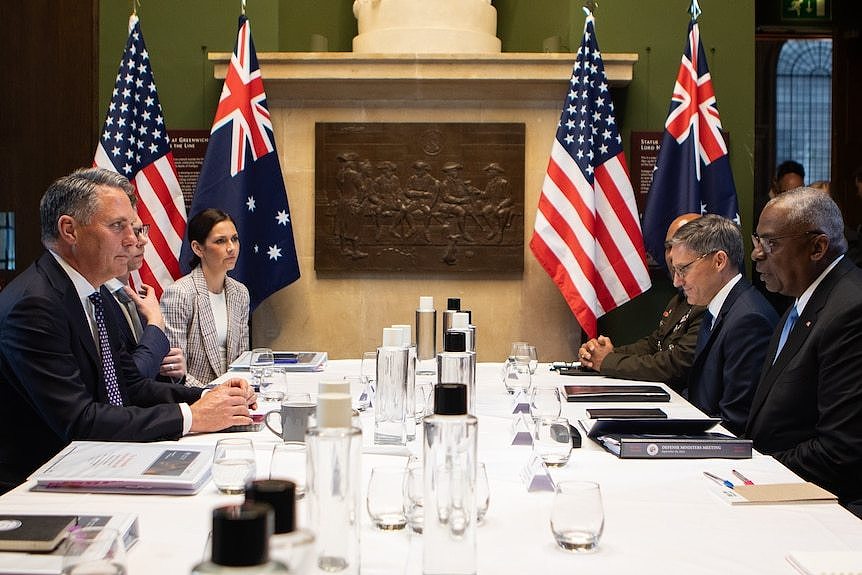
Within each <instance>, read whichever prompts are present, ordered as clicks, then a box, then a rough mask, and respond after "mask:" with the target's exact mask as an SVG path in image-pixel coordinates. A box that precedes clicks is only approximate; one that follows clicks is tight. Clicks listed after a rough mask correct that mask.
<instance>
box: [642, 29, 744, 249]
mask: <svg viewBox="0 0 862 575" xmlns="http://www.w3.org/2000/svg"><path fill="white" fill-rule="evenodd" d="M692 212H693V213H698V214H706V213H711V214H719V215H722V216H724V217H727V218H731V219H733V220H734V221H736V222H737V223H739V204H738V203H737V199H736V187H735V186H734V183H733V173H732V172H731V170H730V160H729V158H728V155H727V145H726V144H725V141H724V137H723V136H722V133H721V119H720V118H719V114H718V106H717V104H716V100H715V91H714V89H713V85H712V76H711V75H710V73H709V69H708V68H707V65H706V54H705V53H704V51H703V45H702V44H701V42H700V28H699V27H698V24H697V20H695V19H692V20H691V21H690V22H689V25H688V41H687V42H686V46H685V51H684V53H683V55H682V63H681V64H680V67H679V73H678V74H677V78H676V83H675V84H674V89H673V96H672V98H671V102H670V111H669V112H668V116H667V121H666V122H665V132H664V136H663V138H662V144H661V149H660V150H659V155H658V159H657V160H656V169H655V172H654V173H653V180H652V184H651V185H650V191H649V195H648V196H647V205H646V209H645V210H644V242H645V244H646V248H647V251H648V252H649V253H650V255H651V256H652V257H653V259H654V260H655V261H656V263H658V264H659V265H661V266H664V265H665V263H664V240H665V235H666V233H667V228H668V226H670V223H671V222H672V221H673V220H674V219H675V218H676V217H677V216H679V215H682V214H685V213H692Z"/></svg>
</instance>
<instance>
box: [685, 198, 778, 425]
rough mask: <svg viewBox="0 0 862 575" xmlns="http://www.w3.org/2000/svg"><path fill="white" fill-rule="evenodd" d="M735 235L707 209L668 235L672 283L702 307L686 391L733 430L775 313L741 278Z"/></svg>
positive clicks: (741, 418) (744, 412)
mask: <svg viewBox="0 0 862 575" xmlns="http://www.w3.org/2000/svg"><path fill="white" fill-rule="evenodd" d="M743 254H744V252H743V246H742V235H741V234H740V232H739V227H738V226H737V225H736V224H735V223H733V222H732V221H731V220H729V219H727V218H723V217H721V216H717V215H714V214H707V215H705V216H703V217H701V218H699V219H697V220H694V221H692V222H689V223H687V224H686V225H684V226H682V227H681V228H680V229H679V230H677V232H676V233H675V234H674V235H673V239H672V240H671V258H672V259H673V278H674V285H675V286H677V287H678V288H681V289H682V290H683V291H684V292H685V296H686V298H687V300H688V303H690V304H693V305H702V306H706V308H707V310H706V312H705V313H704V315H703V319H702V320H701V325H700V331H699V333H698V337H697V345H696V348H695V355H694V363H693V364H692V367H691V370H690V372H689V380H688V387H687V389H686V393H685V395H686V397H687V398H688V400H689V401H690V402H691V403H692V405H694V406H695V407H697V408H698V409H700V410H701V411H703V412H704V413H706V414H707V415H710V416H714V417H721V421H722V424H723V425H724V426H725V427H726V428H727V429H728V430H729V431H731V432H733V433H736V434H739V433H742V431H743V430H744V429H745V424H746V422H747V421H748V410H749V408H750V406H751V400H752V397H753V396H754V388H755V386H756V385H757V379H758V373H759V372H760V369H761V367H762V366H763V360H764V357H765V356H766V344H767V343H768V342H769V338H770V337H771V336H772V332H773V330H774V329H775V324H776V322H777V321H778V315H777V314H776V313H775V310H774V309H773V307H772V306H771V305H770V304H769V302H768V301H766V299H765V298H764V297H763V295H761V293H760V292H759V291H757V289H756V288H754V287H753V286H752V285H751V284H749V283H748V281H746V280H745V278H744V277H742V270H743V265H744V258H745V256H744V255H743Z"/></svg>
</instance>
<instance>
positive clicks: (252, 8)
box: [99, 0, 755, 342]
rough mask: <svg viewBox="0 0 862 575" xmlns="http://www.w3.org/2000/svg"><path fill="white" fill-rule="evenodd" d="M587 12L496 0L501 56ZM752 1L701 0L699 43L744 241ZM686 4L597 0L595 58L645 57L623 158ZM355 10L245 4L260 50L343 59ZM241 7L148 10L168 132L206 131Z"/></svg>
mask: <svg viewBox="0 0 862 575" xmlns="http://www.w3.org/2000/svg"><path fill="white" fill-rule="evenodd" d="M427 1H433V0H427ZM582 4H583V2H581V1H579V0H494V5H495V6H496V7H497V12H498V36H499V37H500V38H501V39H502V43H503V50H504V51H507V52H538V51H541V49H542V40H543V39H545V38H547V37H549V36H559V37H560V44H561V49H562V50H563V51H565V50H567V49H571V47H573V46H574V47H575V48H577V46H578V45H579V43H580V37H581V34H582V31H583V22H584V16H583V12H582V10H581V6H582ZM754 4H755V3H754V2H753V1H752V0H700V5H701V9H702V10H703V14H702V15H701V17H700V30H701V39H702V42H703V44H704V47H705V49H706V56H707V60H708V62H709V68H710V71H711V73H712V76H713V79H714V87H715V92H716V97H717V100H718V106H719V111H720V112H721V118H722V123H723V126H724V129H725V130H726V131H728V132H729V133H730V155H731V164H732V166H733V172H734V178H735V181H736V187H737V193H738V195H739V203H740V207H741V216H742V223H743V233H744V237H748V233H749V232H750V231H751V221H752V213H751V209H752V208H751V206H752V198H753V185H754V184H753V182H754V175H753V155H752V154H753V152H752V150H753V147H754V82H753V80H754V29H755V20H754V16H755V14H754V10H755V6H754ZM688 5H689V0H604V1H602V2H599V7H598V8H597V11H596V32H597V34H598V39H599V45H600V47H601V49H602V51H604V52H635V53H637V54H638V55H639V57H640V60H639V61H638V63H637V64H636V65H635V68H634V79H633V80H632V82H631V84H630V85H629V87H628V88H627V89H624V90H616V92H615V93H614V94H613V96H614V101H615V104H616V107H617V110H618V112H619V113H618V117H619V120H620V125H621V126H622V128H623V134H622V135H623V143H624V145H625V146H626V149H627V151H628V145H629V137H630V133H631V131H632V130H636V131H642V130H655V131H660V130H662V129H663V127H664V121H665V116H666V115H667V111H668V106H669V104H670V96H671V93H672V91H673V84H674V81H675V79H676V74H677V71H678V69H679V62H680V58H681V56H682V51H683V48H684V45H685V42H686V27H687V24H688V20H689V15H688V12H687V10H688ZM129 6H130V3H129V1H128V0H103V1H102V3H101V8H100V10H101V15H100V22H99V24H100V37H99V40H100V45H99V48H100V54H101V58H100V78H101V84H100V101H101V102H102V108H103V109H104V108H106V107H107V103H108V100H109V94H110V91H111V89H112V88H113V82H114V77H115V75H116V72H117V64H118V61H119V57H120V54H121V52H122V49H123V46H124V44H125V39H126V35H127V22H128V15H129ZM351 7H352V3H351V2H350V1H349V0H248V3H247V14H248V16H249V19H250V20H251V23H252V30H253V33H254V40H255V45H256V48H257V49H258V50H259V51H261V52H263V51H276V50H283V51H306V50H309V49H310V43H311V35H312V34H320V35H323V36H326V37H327V38H328V43H329V50H331V51H349V50H350V47H351V41H352V38H353V36H354V35H355V34H356V22H355V20H354V18H353V14H352V8H351ZM239 9H240V2H239V0H145V2H144V3H143V6H142V8H141V9H140V12H139V15H140V17H141V25H142V28H143V32H144V35H145V37H146V40H147V46H148V49H149V51H150V54H151V56H152V61H153V68H154V73H155V75H156V82H157V85H158V89H159V97H160V98H161V102H162V106H163V108H164V112H165V120H166V122H167V125H168V127H169V128H170V129H209V127H210V125H211V122H212V117H213V114H214V112H215V108H216V104H217V102H218V95H219V91H220V89H221V86H220V84H219V83H218V82H216V81H215V80H213V79H212V66H211V65H210V64H209V62H208V61H207V57H206V53H207V51H219V52H228V51H231V50H232V49H233V43H234V40H235V37H236V18H237V16H238V15H239ZM560 104H561V105H562V102H561V103H560ZM654 283H655V287H654V288H653V289H652V290H650V292H648V293H647V294H646V295H645V296H642V297H639V298H637V299H636V300H634V301H633V302H630V303H629V304H627V305H625V306H622V307H621V308H619V309H618V310H615V311H614V312H611V313H610V314H608V315H607V316H605V317H604V318H603V319H602V320H601V322H600V328H601V330H602V331H603V332H605V333H609V334H611V335H612V336H613V338H614V340H615V341H618V342H625V341H628V340H630V339H633V338H635V337H637V336H639V335H640V334H642V333H644V331H646V329H648V328H649V327H650V326H651V325H653V324H654V323H655V318H656V317H657V314H658V311H659V310H660V309H661V306H663V305H664V303H665V302H666V301H667V299H668V298H669V297H670V294H671V293H672V289H673V288H672V287H671V286H670V283H669V281H668V280H667V279H666V278H663V277H659V278H655V280H654Z"/></svg>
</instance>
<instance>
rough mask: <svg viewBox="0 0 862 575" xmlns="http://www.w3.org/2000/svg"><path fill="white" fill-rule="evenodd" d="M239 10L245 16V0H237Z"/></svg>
mask: <svg viewBox="0 0 862 575" xmlns="http://www.w3.org/2000/svg"><path fill="white" fill-rule="evenodd" d="M239 3H240V10H241V11H242V15H243V16H245V0H239Z"/></svg>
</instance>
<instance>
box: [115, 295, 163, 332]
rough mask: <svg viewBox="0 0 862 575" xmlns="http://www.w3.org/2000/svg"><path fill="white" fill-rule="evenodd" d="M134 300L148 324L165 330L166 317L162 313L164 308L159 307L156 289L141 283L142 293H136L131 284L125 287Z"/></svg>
mask: <svg viewBox="0 0 862 575" xmlns="http://www.w3.org/2000/svg"><path fill="white" fill-rule="evenodd" d="M123 289H124V290H126V293H127V294H129V297H130V298H132V301H133V302H135V307H137V308H138V313H139V314H141V316H142V317H143V318H144V320H145V321H146V322H147V325H154V326H157V327H158V328H159V329H160V330H162V331H165V318H164V316H163V315H162V310H161V308H159V300H158V299H156V290H154V289H153V288H152V287H150V286H148V285H147V284H141V286H140V288H139V290H140V293H136V292H135V291H134V290H133V289H132V288H130V287H129V286H125V287H124V288H123Z"/></svg>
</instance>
